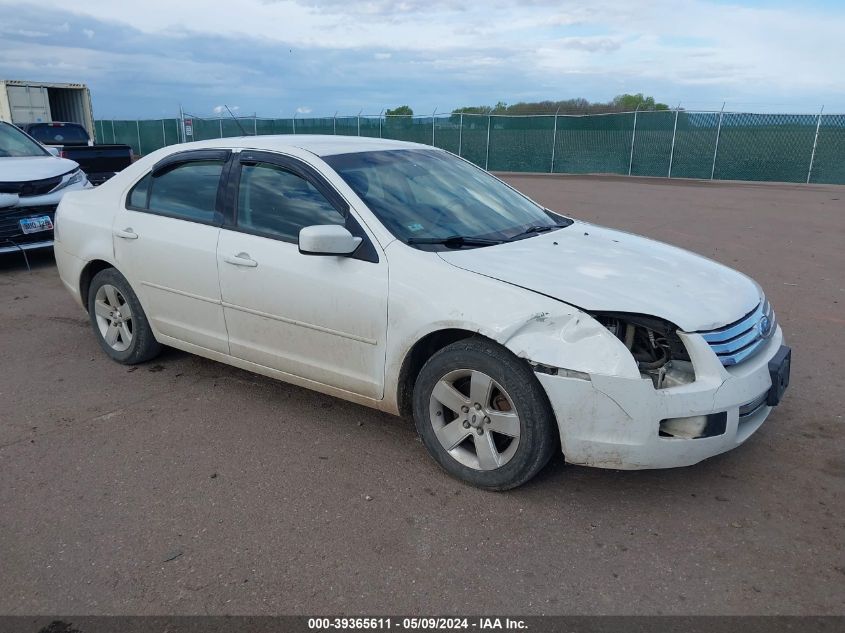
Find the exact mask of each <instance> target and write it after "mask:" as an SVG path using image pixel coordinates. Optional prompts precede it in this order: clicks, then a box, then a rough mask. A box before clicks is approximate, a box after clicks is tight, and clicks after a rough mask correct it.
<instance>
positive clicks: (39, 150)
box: [0, 123, 50, 158]
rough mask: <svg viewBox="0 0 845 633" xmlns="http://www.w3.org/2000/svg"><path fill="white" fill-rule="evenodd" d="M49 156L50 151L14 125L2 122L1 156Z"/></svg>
mask: <svg viewBox="0 0 845 633" xmlns="http://www.w3.org/2000/svg"><path fill="white" fill-rule="evenodd" d="M44 155H47V156H49V155H50V154H49V152H47V150H45V149H44V148H43V147H41V146H40V145H39V144H38V143H36V142H35V141H33V140H32V139H31V138H29V137H28V136H27V135H26V134H24V133H23V132H21V131H20V130H19V129H18V128H16V127H15V126H14V125H9V124H8V123H0V158H3V157H5V158H20V157H23V156H44Z"/></svg>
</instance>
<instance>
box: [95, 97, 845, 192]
mask: <svg viewBox="0 0 845 633" xmlns="http://www.w3.org/2000/svg"><path fill="white" fill-rule="evenodd" d="M245 134H246V135H264V134H338V135H348V136H369V137H377V138H390V139H397V140H402V141H412V142H415V143H423V144H426V145H434V146H436V147H440V148H443V149H446V150H448V151H450V152H453V153H455V154H458V155H459V156H462V157H463V158H466V159H467V160H469V161H471V162H473V163H475V164H476V165H479V166H480V167H484V168H485V169H489V170H491V171H515V172H541V173H561V174H623V175H632V176H656V177H666V178H699V179H714V180H751V181H779V182H811V183H828V184H845V114H818V115H812V114H754V113H740V112H693V111H688V110H671V111H667V110H664V111H659V112H652V111H648V112H646V111H641V112H627V113H619V114H601V115H581V116H573V115H540V116H507V115H483V114H445V115H438V116H423V117H419V116H414V117H410V116H335V117H323V118H317V117H314V118H298V117H294V118H289V119H267V118H259V117H239V118H237V119H235V118H231V117H230V118H211V119H210V118H201V117H196V116H186V117H185V119H184V120H181V119H178V118H176V119H156V120H145V121H135V120H131V121H111V120H98V121H96V135H97V142H99V143H125V144H127V145H131V146H132V149H133V150H134V151H135V153H136V154H139V155H143V154H148V153H150V152H152V151H154V150H157V149H159V148H161V147H164V146H166V145H172V144H174V143H179V142H182V141H184V140H188V141H190V140H207V139H214V138H224V137H231V136H243V135H245Z"/></svg>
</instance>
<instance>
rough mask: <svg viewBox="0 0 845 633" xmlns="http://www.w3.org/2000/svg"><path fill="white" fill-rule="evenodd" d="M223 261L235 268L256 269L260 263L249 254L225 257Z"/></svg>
mask: <svg viewBox="0 0 845 633" xmlns="http://www.w3.org/2000/svg"><path fill="white" fill-rule="evenodd" d="M223 261H224V262H226V263H227V264H232V265H233V266H248V267H250V268H255V267H256V266H258V262H257V261H255V260H254V259H252V258H251V257H250V256H249V253H243V252H241V253H238V254H237V255H223Z"/></svg>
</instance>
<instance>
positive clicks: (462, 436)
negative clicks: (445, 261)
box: [414, 338, 558, 490]
mask: <svg viewBox="0 0 845 633" xmlns="http://www.w3.org/2000/svg"><path fill="white" fill-rule="evenodd" d="M414 422H415V423H416V427H417V432H418V433H419V435H420V438H421V439H422V441H423V444H424V445H425V447H426V448H427V449H428V452H429V453H430V454H431V456H432V457H434V459H435V460H436V461H437V463H438V464H440V466H441V467H443V469H444V470H446V471H447V472H448V473H449V474H451V475H453V476H454V477H457V478H458V479H461V480H463V481H465V482H467V483H470V484H472V485H474V486H477V487H479V488H485V489H487V490H507V489H510V488H515V487H517V486H520V485H522V484H523V483H525V482H526V481H528V480H529V479H531V478H532V477H533V476H534V475H536V474H537V473H538V472H539V471H540V469H542V468H543V466H545V465H546V463H547V462H548V461H549V459H550V458H551V457H552V455H553V454H554V452H555V451H556V450H557V447H558V436H557V424H556V422H555V418H554V413H553V412H552V409H551V405H550V404H549V401H548V398H547V397H546V393H545V391H543V388H542V386H541V385H540V383H539V382H538V380H537V378H536V377H535V376H534V372H533V371H532V370H531V368H530V367H529V366H528V364H527V363H525V362H524V361H523V360H521V359H519V358H517V357H516V356H514V355H513V354H512V353H511V352H510V351H508V350H507V349H505V348H503V347H501V346H500V345H497V344H496V343H494V342H492V341H488V340H486V339H481V338H470V339H465V340H463V341H458V342H457V343H453V344H452V345H449V346H447V347H444V348H443V349H442V350H440V351H439V352H437V353H436V354H434V355H433V356H432V357H431V358H430V359H429V360H428V362H427V363H426V364H425V365H424V366H423V368H422V370H421V371H420V374H419V377H418V378H417V381H416V384H415V385H414Z"/></svg>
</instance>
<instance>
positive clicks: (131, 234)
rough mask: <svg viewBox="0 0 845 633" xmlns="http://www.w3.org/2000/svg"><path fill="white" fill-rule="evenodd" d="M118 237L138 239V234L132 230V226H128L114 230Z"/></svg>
mask: <svg viewBox="0 0 845 633" xmlns="http://www.w3.org/2000/svg"><path fill="white" fill-rule="evenodd" d="M114 234H115V235H116V236H117V237H120V238H123V239H124V240H137V239H138V234H137V233H136V232H135V231H133V230H132V227H127V228H125V229H123V230H122V231H121V230H117V231H115V232H114Z"/></svg>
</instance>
